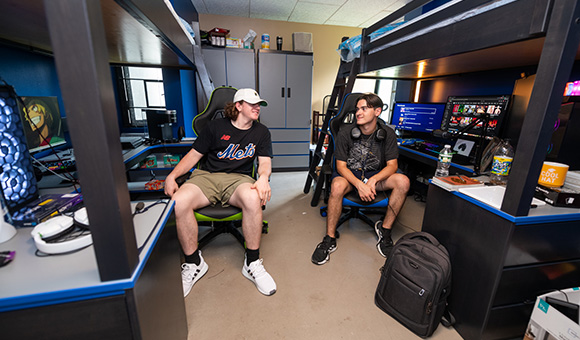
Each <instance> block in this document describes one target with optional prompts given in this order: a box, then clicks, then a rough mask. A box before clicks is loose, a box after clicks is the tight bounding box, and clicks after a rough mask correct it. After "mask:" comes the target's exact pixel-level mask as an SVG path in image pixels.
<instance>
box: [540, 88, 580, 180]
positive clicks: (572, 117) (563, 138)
mask: <svg viewBox="0 0 580 340" xmlns="http://www.w3.org/2000/svg"><path fill="white" fill-rule="evenodd" d="M564 101H565V102H564V103H563V104H562V106H561V107H560V111H559V112H558V119H556V122H555V123H554V133H553V134H552V139H551V141H550V145H549V146H548V154H547V155H546V160H548V161H552V162H558V163H564V164H568V165H569V166H570V170H580V156H579V152H578V147H579V146H580V98H578V97H565V98H564Z"/></svg>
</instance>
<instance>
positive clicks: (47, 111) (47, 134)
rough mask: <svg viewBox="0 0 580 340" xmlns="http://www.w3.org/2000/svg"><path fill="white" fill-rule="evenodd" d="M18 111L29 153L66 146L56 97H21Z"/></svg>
mask: <svg viewBox="0 0 580 340" xmlns="http://www.w3.org/2000/svg"><path fill="white" fill-rule="evenodd" d="M23 105H24V106H23ZM19 111H20V117H21V119H22V125H23V128H24V134H25V135H26V143H27V144H28V151H29V152H30V153H36V152H38V151H41V150H44V149H47V148H50V147H55V146H58V145H63V144H66V139H65V137H64V124H63V122H62V118H61V116H60V109H59V106H58V99H57V98H56V97H22V103H19Z"/></svg>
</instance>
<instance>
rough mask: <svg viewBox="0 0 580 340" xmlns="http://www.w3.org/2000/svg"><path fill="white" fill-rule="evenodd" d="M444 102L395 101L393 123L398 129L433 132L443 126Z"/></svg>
mask: <svg viewBox="0 0 580 340" xmlns="http://www.w3.org/2000/svg"><path fill="white" fill-rule="evenodd" d="M444 110H445V104H444V103H402V102H399V103H395V105H394V107H393V115H392V117H391V125H393V126H394V127H395V128H396V129H399V130H405V131H413V132H427V133H431V132H433V130H435V129H439V127H440V126H441V119H442V118H443V112H444Z"/></svg>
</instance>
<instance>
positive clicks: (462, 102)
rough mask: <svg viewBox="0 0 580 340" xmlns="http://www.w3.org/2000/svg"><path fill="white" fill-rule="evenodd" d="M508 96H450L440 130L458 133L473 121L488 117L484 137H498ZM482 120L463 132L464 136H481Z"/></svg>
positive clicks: (505, 112)
mask: <svg viewBox="0 0 580 340" xmlns="http://www.w3.org/2000/svg"><path fill="white" fill-rule="evenodd" d="M509 102H510V96H509V95H499V96H450V97H449V98H448V99H447V104H446V105H445V112H444V113H443V121H442V122H441V130H443V131H449V132H452V133H453V132H459V131H460V130H461V129H463V128H465V127H466V126H468V125H469V124H470V123H472V122H473V121H474V120H476V119H478V118H481V117H483V116H484V115H485V114H487V115H488V117H489V120H488V123H487V129H486V131H485V136H486V137H495V136H499V132H500V128H501V123H502V121H503V120H504V118H505V116H506V115H507V110H508V104H509ZM483 132H484V131H483V120H480V121H479V122H478V123H477V124H476V125H475V126H474V127H472V128H470V129H468V130H466V131H463V133H464V134H466V135H471V136H475V137H479V136H481V135H482V134H483Z"/></svg>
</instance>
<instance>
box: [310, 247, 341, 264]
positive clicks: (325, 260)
mask: <svg viewBox="0 0 580 340" xmlns="http://www.w3.org/2000/svg"><path fill="white" fill-rule="evenodd" d="M336 248H338V247H336V246H335V247H334V248H330V249H328V254H327V255H326V258H325V259H324V260H322V261H320V262H315V261H314V260H312V259H310V260H311V261H312V263H314V264H317V265H319V266H321V265H323V264H325V263H326V262H328V260H330V254H332V253H334V252H335V251H336Z"/></svg>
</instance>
